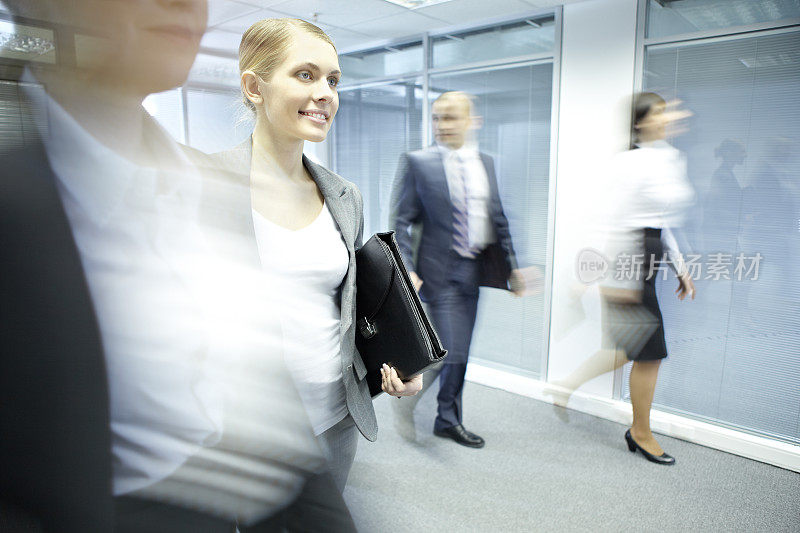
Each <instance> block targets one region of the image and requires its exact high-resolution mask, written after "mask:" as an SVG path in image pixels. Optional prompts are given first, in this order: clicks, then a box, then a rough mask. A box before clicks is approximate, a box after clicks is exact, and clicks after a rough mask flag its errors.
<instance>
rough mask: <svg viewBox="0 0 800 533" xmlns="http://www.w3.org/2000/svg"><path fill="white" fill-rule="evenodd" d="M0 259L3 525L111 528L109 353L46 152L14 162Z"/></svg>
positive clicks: (4, 199) (0, 209)
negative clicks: (106, 356)
mask: <svg viewBox="0 0 800 533" xmlns="http://www.w3.org/2000/svg"><path fill="white" fill-rule="evenodd" d="M0 254H2V261H0V297H1V298H2V305H0V516H5V517H8V516H10V515H16V516H17V518H16V519H12V520H16V521H17V524H13V523H12V524H9V523H8V522H6V523H4V519H0V529H4V530H11V531H13V530H16V528H18V527H20V525H21V524H22V523H24V521H25V518H23V517H24V516H28V517H29V518H30V519H31V520H32V521H33V522H35V523H38V524H39V526H40V527H41V528H43V529H44V530H46V531H110V530H111V527H112V523H113V507H112V497H111V437H110V430H109V410H108V390H107V378H106V369H105V360H104V356H103V348H102V345H101V339H100V332H99V328H98V326H97V321H96V318H95V314H94V308H93V306H92V302H91V298H90V297H89V289H88V286H87V283H86V279H85V278H84V274H83V267H82V265H81V259H80V256H79V254H78V251H77V248H76V246H75V241H74V240H73V237H72V233H71V231H70V226H69V222H68V220H67V216H66V213H65V212H64V209H63V207H62V205H61V200H60V197H59V194H58V190H57V189H56V177H55V175H54V174H53V172H52V170H51V169H50V166H49V164H48V163H47V156H46V155H45V153H44V150H43V148H42V147H41V146H37V147H34V148H31V149H26V150H23V151H21V152H18V153H16V154H12V155H10V156H8V157H5V158H3V162H2V165H1V166H0ZM33 530H34V531H35V530H36V529H35V528H34V529H33Z"/></svg>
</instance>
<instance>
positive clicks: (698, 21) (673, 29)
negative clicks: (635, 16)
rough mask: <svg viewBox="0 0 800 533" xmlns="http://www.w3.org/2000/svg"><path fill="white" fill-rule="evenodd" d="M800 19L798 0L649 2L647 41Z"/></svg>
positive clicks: (667, 0)
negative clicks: (653, 38)
mask: <svg viewBox="0 0 800 533" xmlns="http://www.w3.org/2000/svg"><path fill="white" fill-rule="evenodd" d="M797 17H800V2H798V1H797V0H770V1H769V2H753V1H752V0H680V1H676V0H649V2H648V5H647V37H666V36H669V35H678V34H681V33H693V32H697V31H703V30H716V29H720V28H731V27H734V26H746V25H749V24H759V23H762V22H774V21H778V20H781V19H790V18H797Z"/></svg>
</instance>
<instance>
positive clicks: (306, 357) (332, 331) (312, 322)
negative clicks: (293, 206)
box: [253, 203, 349, 435]
mask: <svg viewBox="0 0 800 533" xmlns="http://www.w3.org/2000/svg"><path fill="white" fill-rule="evenodd" d="M253 223H254V225H255V231H256V239H257V240H258V249H259V254H260V256H261V264H262V266H263V268H264V270H265V272H266V273H267V275H268V276H269V277H270V278H271V285H272V286H274V287H275V293H274V295H273V296H274V299H275V302H276V305H277V306H279V307H280V309H281V315H280V321H281V325H282V327H283V343H284V347H283V349H284V354H285V357H286V364H287V366H288V367H289V370H290V372H291V373H292V376H293V377H294V379H295V383H296V384H297V388H298V392H299V393H300V397H301V398H302V399H303V404H304V405H305V408H306V412H307V413H308V416H309V418H310V419H311V424H312V426H313V427H314V433H315V434H316V435H319V434H321V433H323V432H324V431H325V430H327V429H329V428H331V427H333V426H334V425H335V424H336V423H338V422H339V421H341V420H342V419H343V418H344V417H345V416H347V404H346V396H345V389H344V382H343V381H342V357H341V354H340V351H341V347H342V342H341V311H340V309H339V305H338V303H337V296H338V294H339V287H340V286H341V285H342V281H343V280H344V277H345V275H346V274H347V267H348V265H349V255H348V252H347V247H346V246H345V244H344V241H343V240H342V236H341V233H339V228H338V227H337V226H336V222H335V221H334V220H333V217H332V216H331V214H330V212H329V211H328V205H327V203H324V204H323V205H322V210H321V211H320V213H319V215H318V216H317V218H316V219H315V220H314V221H313V222H312V223H311V224H309V225H308V226H306V227H304V228H301V229H299V230H296V231H292V230H289V229H286V228H284V227H283V226H279V225H277V224H275V223H274V222H272V221H270V220H269V219H267V218H265V217H264V216H262V215H261V214H259V213H258V211H256V210H253ZM275 250H280V253H274V252H275Z"/></svg>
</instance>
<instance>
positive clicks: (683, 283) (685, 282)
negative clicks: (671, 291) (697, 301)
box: [675, 272, 694, 300]
mask: <svg viewBox="0 0 800 533" xmlns="http://www.w3.org/2000/svg"><path fill="white" fill-rule="evenodd" d="M675 293H676V294H677V295H678V300H683V299H684V298H686V296H687V295H688V296H691V298H692V300H694V282H693V281H692V277H691V276H690V275H689V273H688V272H686V273H684V274H683V275H682V276H679V277H678V288H677V289H676V290H675Z"/></svg>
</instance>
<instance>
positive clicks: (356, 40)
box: [323, 26, 375, 50]
mask: <svg viewBox="0 0 800 533" xmlns="http://www.w3.org/2000/svg"><path fill="white" fill-rule="evenodd" d="M323 30H325V33H327V34H328V35H329V36H330V38H331V39H333V44H335V45H336V49H337V50H344V49H346V48H352V47H353V46H358V45H359V44H361V43H363V42H364V41H372V40H374V39H375V38H374V37H372V36H370V35H366V34H364V33H359V32H355V31H350V30H346V29H344V28H336V27H334V26H326V27H324V28H323Z"/></svg>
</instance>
